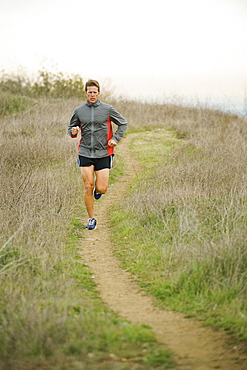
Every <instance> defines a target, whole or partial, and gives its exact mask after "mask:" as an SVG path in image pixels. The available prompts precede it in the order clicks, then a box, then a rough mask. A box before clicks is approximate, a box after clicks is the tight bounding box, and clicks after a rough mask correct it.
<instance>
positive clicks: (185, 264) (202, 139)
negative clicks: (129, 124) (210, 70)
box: [114, 105, 247, 340]
mask: <svg viewBox="0 0 247 370" xmlns="http://www.w3.org/2000/svg"><path fill="white" fill-rule="evenodd" d="M136 112H138V114H137V115H136ZM152 112H153V115H152ZM133 115H134V118H133V129H135V130H138V128H140V129H142V128H143V127H144V128H147V127H150V128H154V127H161V128H162V127H163V128H168V127H170V128H172V129H175V130H176V134H177V137H180V138H183V139H184V140H183V144H182V145H179V146H177V147H176V150H173V151H172V154H171V156H170V157H169V158H167V155H166V152H165V147H163V148H162V146H160V145H158V144H159V142H162V141H164V142H165V141H166V140H167V138H166V136H167V134H166V133H165V131H164V134H162V131H159V130H156V132H157V134H156V138H155V137H154V133H153V134H152V138H151V136H150V139H149V135H148V134H147V133H145V134H144V136H142V135H140V137H138V138H137V139H135V141H134V144H133V151H134V152H135V153H136V155H138V156H139V158H140V160H142V161H143V165H144V166H145V168H146V169H148V168H150V163H149V161H150V159H151V160H152V161H153V166H152V167H151V168H152V170H151V172H149V173H148V171H145V172H146V173H145V176H144V177H143V178H141V179H140V181H139V182H138V185H137V187H136V190H135V191H133V190H132V192H131V194H130V195H129V197H128V199H126V201H125V202H124V204H123V205H122V209H120V210H119V211H116V214H117V216H116V215H115V216H114V217H116V220H117V224H119V227H118V226H117V230H118V235H119V234H121V233H122V234H123V233H124V235H125V243H126V241H127V242H128V241H129V242H130V243H132V244H131V245H130V248H131V249H130V250H132V251H131V252H127V253H125V252H119V255H121V258H122V259H123V260H125V263H127V266H128V268H129V269H130V270H132V271H133V272H135V273H136V274H137V275H139V276H142V284H143V285H144V286H147V287H148V289H149V290H150V291H151V292H152V293H153V294H154V295H156V296H157V297H158V298H159V299H161V301H163V302H164V304H167V305H169V304H170V307H173V308H176V309H180V310H185V311H187V312H189V313H190V314H192V313H193V312H194V314H195V312H197V315H199V317H201V318H203V319H204V320H205V319H207V320H208V322H209V323H211V324H212V323H213V324H214V325H216V326H222V327H224V328H226V329H228V330H230V331H233V332H235V333H236V334H237V335H238V336H239V337H240V338H242V339H245V340H246V339H247V325H246V315H247V311H246V300H247V289H246V287H247V248H246V242H247V237H246V235H247V234H246V226H247V206H246V201H247V183H246V177H247V162H246V148H247V145H246V144H247V125H246V119H241V118H239V117H237V116H235V115H232V114H226V113H223V112H220V111H211V110H209V109H206V108H203V107H199V108H197V109H195V108H182V107H177V106H172V105H167V106H165V105H161V106H159V105H156V106H152V107H151V106H144V105H140V106H139V107H138V106H137V105H136V109H133ZM157 115H159V118H158V119H157V120H156V119H155V117H157ZM138 117H139V120H140V121H139V124H138V122H137V119H138ZM151 117H154V119H153V121H152V120H151ZM146 119H147V121H146ZM144 141H145V143H147V142H148V144H149V146H148V147H146V146H144ZM144 153H145V154H144ZM121 213H122V214H123V216H122V217H121V216H119V214H121ZM126 218H128V219H129V221H128V222H126ZM121 229H122V230H124V231H123V232H122V230H121ZM126 235H128V237H126ZM115 239H116V237H115ZM120 244H121V242H120ZM124 248H125V247H124V243H123V249H124Z"/></svg>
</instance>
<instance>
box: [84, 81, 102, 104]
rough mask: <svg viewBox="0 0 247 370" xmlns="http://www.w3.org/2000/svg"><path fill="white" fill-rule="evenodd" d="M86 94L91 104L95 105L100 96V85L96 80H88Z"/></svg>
mask: <svg viewBox="0 0 247 370" xmlns="http://www.w3.org/2000/svg"><path fill="white" fill-rule="evenodd" d="M85 92H86V95H87V98H88V99H87V100H88V102H89V103H95V102H96V101H97V100H98V97H99V95H100V85H99V83H98V81H96V80H88V81H87V82H86V85H85Z"/></svg>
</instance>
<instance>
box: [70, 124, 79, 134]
mask: <svg viewBox="0 0 247 370" xmlns="http://www.w3.org/2000/svg"><path fill="white" fill-rule="evenodd" d="M79 130H80V127H79V126H76V127H72V130H71V134H72V135H73V136H74V135H77V134H78V132H79Z"/></svg>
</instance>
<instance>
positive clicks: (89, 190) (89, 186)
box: [84, 182, 94, 193]
mask: <svg viewBox="0 0 247 370" xmlns="http://www.w3.org/2000/svg"><path fill="white" fill-rule="evenodd" d="M93 189H94V185H93V184H91V183H87V182H85V183H84V192H86V193H92V192H93Z"/></svg>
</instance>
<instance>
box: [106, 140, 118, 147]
mask: <svg viewBox="0 0 247 370" xmlns="http://www.w3.org/2000/svg"><path fill="white" fill-rule="evenodd" d="M108 145H109V146H111V147H114V146H116V145H117V142H116V141H115V140H113V139H110V140H109V141H108Z"/></svg>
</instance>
